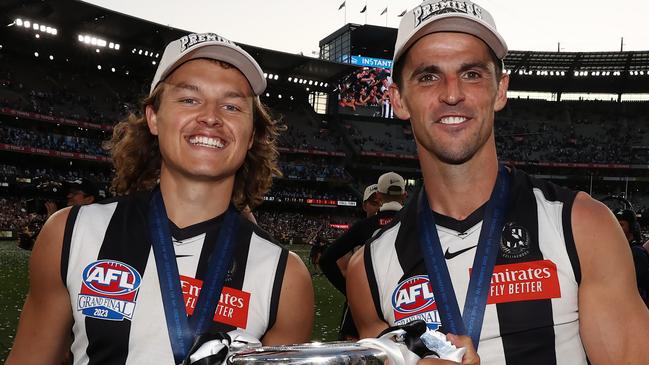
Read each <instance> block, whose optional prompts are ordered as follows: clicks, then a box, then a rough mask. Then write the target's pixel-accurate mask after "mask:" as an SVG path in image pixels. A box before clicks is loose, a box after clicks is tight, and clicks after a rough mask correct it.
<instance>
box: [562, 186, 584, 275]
mask: <svg viewBox="0 0 649 365" xmlns="http://www.w3.org/2000/svg"><path fill="white" fill-rule="evenodd" d="M576 196H577V194H576V193H573V196H572V197H571V199H569V200H567V201H566V200H564V205H563V211H562V212H561V218H562V221H563V237H564V240H565V241H566V251H567V252H568V258H569V259H570V265H572V272H573V273H574V274H575V280H576V281H577V285H579V284H581V265H580V264H579V256H578V255H577V246H576V245H575V237H574V236H573V234H572V219H571V218H572V205H573V203H574V202H575V198H576Z"/></svg>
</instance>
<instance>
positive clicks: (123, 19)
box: [0, 0, 354, 81]
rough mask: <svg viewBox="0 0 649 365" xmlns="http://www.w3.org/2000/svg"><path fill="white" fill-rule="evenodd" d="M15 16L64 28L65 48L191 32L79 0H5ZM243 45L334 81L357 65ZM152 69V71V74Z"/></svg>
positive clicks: (266, 58) (280, 66)
mask: <svg viewBox="0 0 649 365" xmlns="http://www.w3.org/2000/svg"><path fill="white" fill-rule="evenodd" d="M16 19H21V20H22V19H25V20H31V22H32V23H34V22H38V23H42V24H47V25H48V26H52V27H57V28H59V37H58V39H57V40H63V41H68V42H69V44H66V43H65V42H57V43H58V47H62V48H65V47H74V45H75V43H76V42H77V40H76V39H77V35H78V34H92V35H94V36H97V37H102V39H106V40H111V41H114V42H116V43H120V45H121V48H122V49H123V50H131V49H145V50H149V51H154V52H156V53H162V50H163V49H164V46H165V45H166V44H167V43H169V42H170V41H172V40H174V39H177V38H179V37H181V36H182V35H185V34H187V33H190V31H187V30H182V29H177V28H172V27H168V26H165V25H161V24H157V23H153V22H150V21H147V20H143V19H140V18H136V17H132V16H130V15H126V14H122V13H119V12H115V11H113V10H109V9H105V8H102V7H99V6H96V5H93V4H89V3H85V2H82V1H77V0H52V1H43V0H3V1H2V2H1V3H0V20H2V22H3V24H5V25H6V26H7V27H10V26H16V24H15V20H16ZM217 31H218V30H217ZM3 33H8V32H4V31H3ZM5 36H7V37H8V36H9V35H7V34H5ZM5 41H6V39H5ZM234 41H236V40H234ZM240 45H241V46H242V47H243V48H244V49H246V51H248V52H249V53H250V54H252V55H253V57H255V58H256V59H257V60H258V62H259V63H260V65H261V66H262V68H263V69H264V71H267V72H269V73H273V74H279V75H281V76H286V77H288V76H291V77H295V76H297V77H300V78H305V79H311V80H320V81H330V80H336V79H339V78H341V77H342V76H344V75H345V74H348V73H349V72H351V71H352V70H353V68H354V66H352V65H349V64H343V63H335V62H328V61H323V60H320V59H317V58H313V57H306V56H303V55H296V54H290V53H285V52H280V51H274V50H270V49H265V48H261V47H256V46H251V45H246V44H240ZM125 53H126V52H125ZM152 74H153V71H152V72H151V77H152V76H153V75H152Z"/></svg>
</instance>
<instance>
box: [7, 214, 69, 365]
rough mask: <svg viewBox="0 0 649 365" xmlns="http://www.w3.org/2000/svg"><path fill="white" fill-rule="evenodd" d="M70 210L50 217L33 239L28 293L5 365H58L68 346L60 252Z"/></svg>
mask: <svg viewBox="0 0 649 365" xmlns="http://www.w3.org/2000/svg"><path fill="white" fill-rule="evenodd" d="M69 212H70V209H69V208H68V209H64V210H60V211H58V212H56V213H54V214H53V215H52V216H51V217H50V218H49V219H48V221H47V222H46V223H45V225H44V226H43V229H42V230H41V233H40V234H39V236H38V238H37V239H36V244H35V245H34V250H33V251H32V256H31V259H30V263H29V284H30V287H29V293H28V294H27V299H26V300H25V304H24V306H23V311H22V313H21V315H20V322H19V324H18V331H17V333H16V339H15V341H14V345H13V348H12V349H11V353H10V354H9V357H8V358H7V362H6V363H5V364H6V365H14V364H21V365H22V364H56V365H59V364H61V361H62V359H63V357H64V355H65V354H66V353H67V351H68V349H67V348H66V346H67V345H69V337H70V329H71V328H72V309H71V307H70V298H69V295H68V291H67V289H66V287H65V285H64V283H63V280H62V278H61V248H62V245H63V234H64V231H65V224H66V220H67V217H68V214H69Z"/></svg>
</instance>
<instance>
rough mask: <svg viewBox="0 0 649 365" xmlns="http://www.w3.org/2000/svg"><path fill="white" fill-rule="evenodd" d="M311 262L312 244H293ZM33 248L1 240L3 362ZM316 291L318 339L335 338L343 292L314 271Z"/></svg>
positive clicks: (0, 353)
mask: <svg viewBox="0 0 649 365" xmlns="http://www.w3.org/2000/svg"><path fill="white" fill-rule="evenodd" d="M289 249H291V250H292V251H294V252H296V253H297V254H299V255H300V257H302V260H303V261H304V262H305V263H306V264H307V266H308V267H309V271H311V272H312V273H313V272H315V269H314V268H313V267H312V266H311V265H310V264H309V263H308V257H309V246H306V245H294V246H291V247H289ZM28 261H29V252H27V251H24V250H21V249H19V248H17V247H16V244H15V242H6V241H0V363H4V361H5V359H6V358H7V354H8V353H9V349H10V348H11V344H12V343H13V339H14V334H15V332H16V326H17V324H18V317H19V316H20V310H21V308H22V305H23V301H24V300H25V295H26V294H27V289H28V283H27V282H28V278H27V264H28ZM312 277H313V285H314V287H315V293H316V309H315V314H316V321H315V326H314V329H313V336H312V338H313V340H314V341H332V340H335V339H336V338H337V334H338V324H339V320H340V316H341V307H342V303H343V296H342V295H341V294H340V293H339V292H338V291H337V290H336V289H334V287H333V286H332V285H331V284H329V282H328V281H327V279H326V278H325V277H324V276H322V275H318V274H316V275H314V276H312Z"/></svg>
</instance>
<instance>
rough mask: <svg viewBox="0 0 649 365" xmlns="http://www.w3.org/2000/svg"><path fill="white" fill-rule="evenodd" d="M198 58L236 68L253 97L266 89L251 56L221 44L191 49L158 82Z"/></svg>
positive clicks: (203, 45) (211, 43)
mask: <svg viewBox="0 0 649 365" xmlns="http://www.w3.org/2000/svg"><path fill="white" fill-rule="evenodd" d="M198 58H207V59H212V60H218V61H223V62H227V63H229V64H231V65H232V66H234V67H236V68H237V69H238V70H239V71H240V72H241V73H242V74H243V76H244V77H245V78H246V79H247V80H248V83H250V87H251V89H252V91H253V93H254V94H255V95H261V94H262V93H263V92H264V90H265V89H266V78H264V75H263V71H262V70H261V68H260V67H259V65H258V64H257V62H255V61H254V60H253V58H252V56H250V55H249V54H248V53H247V52H245V51H244V50H242V49H236V48H234V47H232V46H230V45H228V44H225V43H223V42H204V43H202V44H201V46H200V47H197V48H195V49H191V50H190V51H189V52H187V53H186V54H185V55H183V56H182V57H180V58H179V59H178V60H177V61H176V62H174V63H173V64H171V65H169V66H168V67H167V68H166V69H165V70H164V71H163V72H162V74H161V77H160V81H163V80H164V79H166V78H167V76H169V75H170V74H171V73H172V72H173V71H174V70H176V69H177V68H178V67H180V66H182V64H184V63H185V62H188V61H191V60H195V59H198ZM160 81H159V82H160ZM155 86H156V85H152V87H151V91H153V89H154V88H155Z"/></svg>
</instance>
